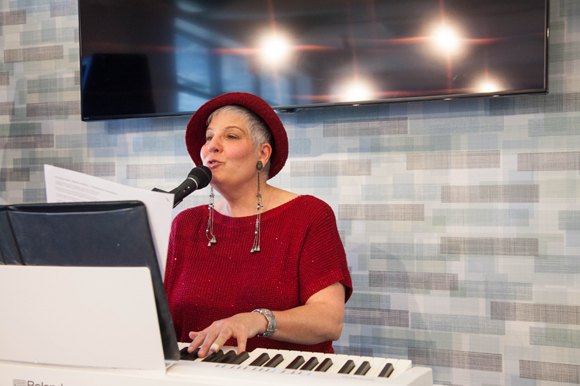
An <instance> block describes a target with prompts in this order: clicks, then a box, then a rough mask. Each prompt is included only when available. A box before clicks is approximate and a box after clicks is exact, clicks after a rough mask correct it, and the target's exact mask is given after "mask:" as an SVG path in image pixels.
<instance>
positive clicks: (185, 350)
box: [179, 346, 189, 359]
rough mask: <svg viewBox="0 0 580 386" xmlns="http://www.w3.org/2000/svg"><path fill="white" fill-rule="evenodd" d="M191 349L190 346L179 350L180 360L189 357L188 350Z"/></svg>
mask: <svg viewBox="0 0 580 386" xmlns="http://www.w3.org/2000/svg"><path fill="white" fill-rule="evenodd" d="M188 348H189V346H186V347H184V348H182V349H181V350H179V359H181V358H183V357H184V356H186V355H188V354H189V353H188V352H187V349H188Z"/></svg>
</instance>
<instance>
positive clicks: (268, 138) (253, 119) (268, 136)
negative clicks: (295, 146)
mask: <svg viewBox="0 0 580 386" xmlns="http://www.w3.org/2000/svg"><path fill="white" fill-rule="evenodd" d="M221 113H228V114H233V115H237V116H239V117H241V118H242V119H243V120H244V121H245V123H246V127H247V128H248V131H249V132H250V135H251V136H252V142H253V143H254V150H258V149H259V148H260V146H262V145H263V144H265V143H268V144H270V146H272V151H273V150H274V143H273V142H274V140H273V137H272V132H271V131H270V128H269V127H268V125H267V124H266V122H264V120H263V119H262V118H260V116H259V115H258V114H256V113H254V112H253V111H252V110H250V109H247V108H245V107H243V106H239V105H227V106H222V107H220V108H219V109H217V110H214V111H213V112H212V113H211V114H210V116H209V117H208V118H207V121H206V127H208V126H209V124H210V123H211V121H212V119H213V118H214V117H216V116H218V115H219V114H221ZM269 171H270V162H269V161H268V163H267V164H266V165H264V167H263V168H262V173H264V174H265V176H266V178H268V172H269Z"/></svg>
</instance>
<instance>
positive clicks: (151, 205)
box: [44, 165, 173, 277]
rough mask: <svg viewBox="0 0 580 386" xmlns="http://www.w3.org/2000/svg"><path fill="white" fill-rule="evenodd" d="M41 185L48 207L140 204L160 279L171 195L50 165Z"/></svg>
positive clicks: (45, 168)
mask: <svg viewBox="0 0 580 386" xmlns="http://www.w3.org/2000/svg"><path fill="white" fill-rule="evenodd" d="M44 182H45V185H46V201H47V202H49V203H53V202H55V203H56V202H94V201H128V200H137V201H141V202H143V204H145V207H146V208H147V216H148V218H149V226H150V227H151V233H152V237H153V243H154V244H155V252H156V253H157V260H158V261H159V268H160V269H161V277H164V276H165V260H166V258H167V248H168V246H169V233H170V232H171V216H172V214H171V209H172V208H173V194H170V193H161V192H153V191H149V190H144V189H138V188H133V187H131V186H125V185H121V184H118V183H116V182H111V181H107V180H103V179H101V178H98V177H93V176H89V175H86V174H83V173H79V172H74V171H71V170H67V169H62V168H58V167H56V166H52V165H44Z"/></svg>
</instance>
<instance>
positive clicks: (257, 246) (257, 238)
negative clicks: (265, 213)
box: [250, 161, 264, 253]
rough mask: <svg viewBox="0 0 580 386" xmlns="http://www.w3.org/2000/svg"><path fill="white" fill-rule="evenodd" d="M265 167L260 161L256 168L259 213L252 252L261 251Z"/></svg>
mask: <svg viewBox="0 0 580 386" xmlns="http://www.w3.org/2000/svg"><path fill="white" fill-rule="evenodd" d="M263 167H264V165H263V164H262V161H258V163H257V164H256V169H257V170H258V194H256V198H257V199H258V207H257V209H258V214H257V216H256V230H255V231H254V245H253V246H252V250H251V251H250V253H254V252H260V218H261V217H262V209H264V207H263V206H262V194H261V192H260V174H261V173H260V170H262V168H263Z"/></svg>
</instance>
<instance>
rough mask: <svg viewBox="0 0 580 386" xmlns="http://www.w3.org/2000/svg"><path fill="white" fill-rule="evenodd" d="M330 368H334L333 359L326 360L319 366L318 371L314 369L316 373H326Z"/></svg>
mask: <svg viewBox="0 0 580 386" xmlns="http://www.w3.org/2000/svg"><path fill="white" fill-rule="evenodd" d="M330 366H332V359H330V358H326V359H325V360H323V361H322V363H321V364H320V366H318V367H317V368H316V369H314V371H322V372H325V371H326V370H328V369H329V368H330Z"/></svg>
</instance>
